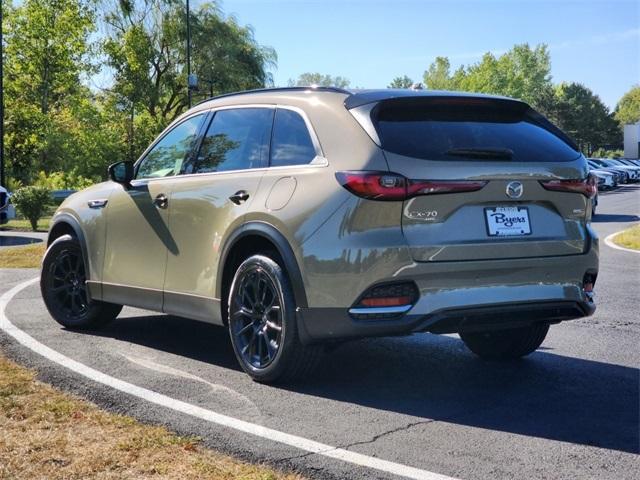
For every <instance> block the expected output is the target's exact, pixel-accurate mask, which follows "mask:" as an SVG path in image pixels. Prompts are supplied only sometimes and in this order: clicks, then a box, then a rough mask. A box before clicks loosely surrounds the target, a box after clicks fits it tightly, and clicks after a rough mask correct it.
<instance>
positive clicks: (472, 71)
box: [424, 44, 553, 112]
mask: <svg viewBox="0 0 640 480" xmlns="http://www.w3.org/2000/svg"><path fill="white" fill-rule="evenodd" d="M550 72H551V59H550V56H549V50H548V48H547V46H546V45H544V44H543V45H538V46H536V47H535V48H531V47H530V46H529V45H528V44H523V45H515V46H514V47H513V48H512V49H511V50H509V51H508V52H506V53H505V54H503V55H500V56H499V57H495V56H494V55H493V54H492V53H485V54H484V56H483V57H482V60H480V61H479V62H478V63H475V64H473V65H469V66H468V67H464V66H461V67H460V68H458V69H457V70H456V71H455V72H453V73H451V64H450V62H449V59H448V58H447V57H437V58H436V59H435V61H434V62H433V63H432V64H431V65H429V68H428V69H427V71H426V72H425V73H424V83H425V85H426V86H427V88H429V89H433V90H463V91H468V92H481V93H490V94H496V95H505V96H508V97H514V98H519V99H521V100H524V101H525V102H528V103H529V104H531V105H533V106H534V107H536V108H538V109H539V110H541V111H543V112H546V111H547V110H549V109H550V108H551V106H552V105H551V100H552V98H553V86H552V83H551V74H550Z"/></svg>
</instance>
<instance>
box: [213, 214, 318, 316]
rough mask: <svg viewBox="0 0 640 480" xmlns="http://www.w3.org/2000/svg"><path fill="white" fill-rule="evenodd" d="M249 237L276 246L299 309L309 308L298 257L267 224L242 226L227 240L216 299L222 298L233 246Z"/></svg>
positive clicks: (275, 230)
mask: <svg viewBox="0 0 640 480" xmlns="http://www.w3.org/2000/svg"><path fill="white" fill-rule="evenodd" d="M249 235H258V236H261V237H263V238H265V239H267V240H269V241H270V242H271V243H273V244H274V245H275V247H276V248H277V249H278V254H279V255H280V258H281V259H282V262H283V263H284V268H285V269H286V270H287V274H288V275H289V280H290V281H291V287H292V288H293V294H294V295H295V300H296V305H297V307H298V308H307V294H306V291H305V288H304V282H303V281H302V274H301V272H300V267H299V266H298V262H297V260H296V256H295V254H294V253H293V249H292V248H291V246H290V245H289V242H288V241H287V239H286V238H285V237H284V235H282V234H281V233H280V232H279V231H278V230H277V229H276V227H274V226H273V225H271V224H269V223H266V222H256V221H253V222H248V223H245V224H243V225H241V226H240V227H239V228H238V229H237V230H235V231H234V232H233V233H232V234H231V235H229V236H228V237H227V240H226V241H225V243H224V246H223V247H222V252H221V254H220V262H218V276H217V277H216V278H217V279H218V280H217V282H216V297H217V298H222V278H223V274H224V267H225V264H226V263H227V260H228V256H229V252H230V251H231V249H232V248H233V246H234V245H235V244H236V243H237V242H238V241H239V240H241V239H242V238H244V237H247V236H249Z"/></svg>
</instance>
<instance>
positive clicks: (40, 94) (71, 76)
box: [3, 0, 99, 183]
mask: <svg viewBox="0 0 640 480" xmlns="http://www.w3.org/2000/svg"><path fill="white" fill-rule="evenodd" d="M4 13H5V17H4V20H5V22H6V23H5V25H3V28H4V29H5V32H6V37H5V38H6V47H5V51H6V54H7V55H6V58H5V59H4V62H5V99H6V113H7V115H6V138H5V140H6V150H5V153H6V156H7V167H8V168H7V169H8V173H9V175H10V176H11V177H13V178H14V179H15V180H17V181H20V182H23V183H29V182H30V181H31V180H32V177H33V175H35V172H37V171H39V170H44V171H45V172H50V171H54V170H61V169H63V168H66V165H65V164H67V165H68V164H69V163H70V162H72V161H73V160H74V159H77V161H78V163H79V164H80V165H82V164H83V163H84V161H85V160H86V158H85V159H83V158H78V150H77V146H78V142H77V141H76V140H75V139H74V137H75V135H76V134H78V133H79V132H80V130H78V129H76V128H70V127H71V125H70V124H69V121H68V120H69V118H71V117H73V115H74V113H72V111H74V110H76V109H77V107H78V105H79V104H82V103H83V102H85V101H86V100H87V99H88V98H90V92H89V90H88V89H87V87H85V86H83V85H82V82H81V79H82V78H83V76H85V75H87V74H90V73H92V72H93V71H94V70H93V69H92V67H91V65H90V62H89V61H88V58H89V56H90V54H92V53H94V52H93V50H92V46H91V43H90V42H89V35H90V34H91V32H92V31H93V28H94V23H93V20H94V12H93V10H92V8H91V7H90V6H89V4H88V3H86V2H83V1H80V0H26V1H24V2H22V3H20V4H19V6H17V7H15V8H14V7H12V6H11V5H9V6H8V7H5V12H4ZM93 108H94V106H93V104H91V103H89V104H84V107H83V108H82V110H83V111H85V112H86V111H88V110H90V109H93ZM77 120H78V121H77V122H76V123H77V124H79V125H81V126H82V128H84V131H85V132H86V133H88V134H90V135H92V134H93V133H95V132H98V131H99V129H96V125H95V123H93V124H90V123H87V122H86V120H87V119H86V118H83V119H77ZM92 160H93V159H92ZM83 173H84V172H83Z"/></svg>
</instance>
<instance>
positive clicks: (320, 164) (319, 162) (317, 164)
mask: <svg viewBox="0 0 640 480" xmlns="http://www.w3.org/2000/svg"><path fill="white" fill-rule="evenodd" d="M328 166H329V162H328V161H327V159H326V158H324V157H316V158H314V159H313V161H312V162H311V163H306V164H303V165H283V166H280V167H261V168H245V169H242V170H225V171H223V172H203V173H185V174H182V175H174V176H171V177H160V178H145V179H141V180H133V181H132V182H131V185H132V186H133V187H137V186H141V185H146V184H147V183H148V182H150V181H151V182H162V181H166V180H174V181H176V180H179V179H181V178H194V177H197V178H201V177H208V176H212V175H232V174H233V175H239V174H243V173H251V174H254V173H255V172H263V173H265V172H270V171H274V170H275V171H281V170H282V171H290V170H296V169H309V168H325V167H328Z"/></svg>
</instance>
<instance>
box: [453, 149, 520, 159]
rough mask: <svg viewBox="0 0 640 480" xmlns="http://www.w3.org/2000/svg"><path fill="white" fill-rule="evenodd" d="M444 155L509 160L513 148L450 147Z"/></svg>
mask: <svg viewBox="0 0 640 480" xmlns="http://www.w3.org/2000/svg"><path fill="white" fill-rule="evenodd" d="M445 155H449V156H452V157H467V158H495V159H498V160H511V158H512V157H513V150H509V149H508V148H452V149H451V150H447V151H446V152H445Z"/></svg>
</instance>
